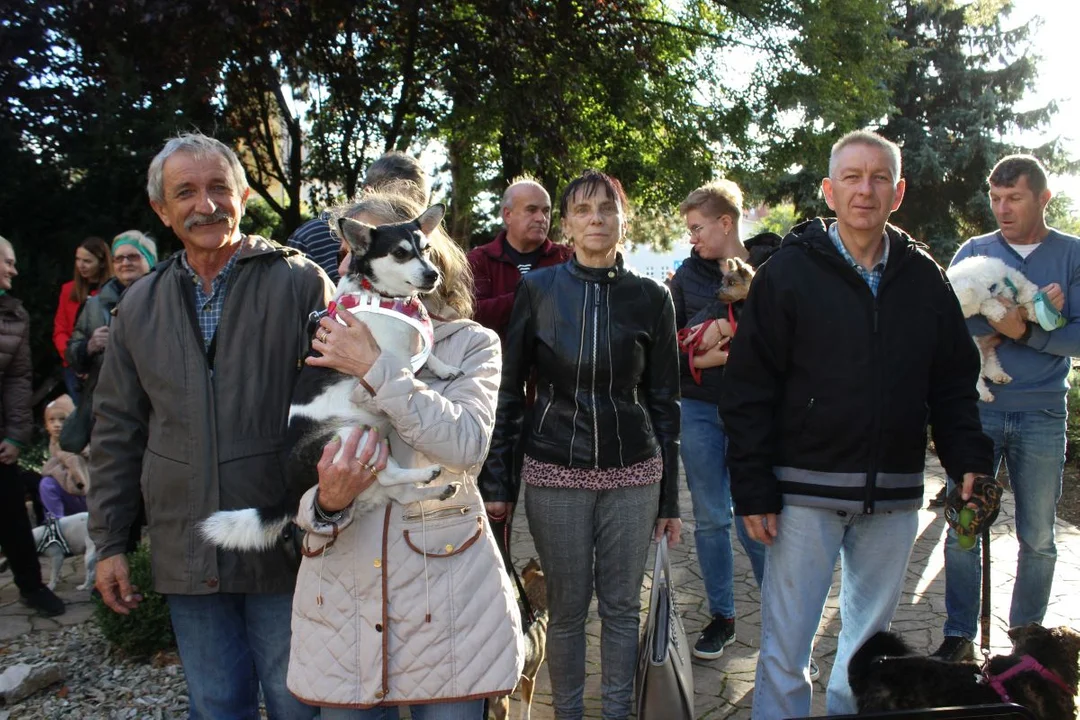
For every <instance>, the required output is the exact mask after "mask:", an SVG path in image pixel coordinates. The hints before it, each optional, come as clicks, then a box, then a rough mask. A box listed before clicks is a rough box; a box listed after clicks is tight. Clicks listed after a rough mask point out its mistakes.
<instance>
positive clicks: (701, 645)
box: [693, 615, 735, 660]
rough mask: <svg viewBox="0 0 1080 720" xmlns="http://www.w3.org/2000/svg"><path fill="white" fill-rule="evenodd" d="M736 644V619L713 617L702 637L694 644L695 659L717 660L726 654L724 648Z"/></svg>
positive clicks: (702, 632)
mask: <svg viewBox="0 0 1080 720" xmlns="http://www.w3.org/2000/svg"><path fill="white" fill-rule="evenodd" d="M733 642H735V618H726V617H722V616H720V615H713V619H712V622H710V623H709V624H708V625H707V626H706V627H705V629H704V630H702V631H701V637H699V638H698V639H697V642H696V643H694V651H693V652H694V657H696V658H701V659H702V660H715V659H716V658H718V657H720V656H721V655H723V654H724V648H725V647H727V646H728V645H730V644H731V643H733Z"/></svg>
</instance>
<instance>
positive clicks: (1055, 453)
mask: <svg viewBox="0 0 1080 720" xmlns="http://www.w3.org/2000/svg"><path fill="white" fill-rule="evenodd" d="M979 416H980V417H981V419H982V428H983V432H984V433H986V434H987V435H988V436H989V437H990V439H992V440H993V441H994V474H995V475H997V472H998V469H999V468H1000V466H1001V460H1002V458H1004V459H1005V466H1006V467H1007V468H1008V469H1009V482H1010V484H1011V485H1012V490H1013V496H1014V497H1015V499H1016V536H1017V539H1019V541H1020V554H1019V555H1020V556H1019V559H1018V561H1017V569H1016V582H1015V584H1014V585H1013V594H1012V606H1011V607H1010V609H1009V627H1018V626H1020V625H1026V624H1028V623H1032V622H1038V623H1041V622H1042V620H1043V616H1044V615H1046V606H1047V605H1048V604H1049V602H1050V586H1051V585H1052V583H1053V581H1054V566H1055V564H1056V563H1057V547H1056V546H1055V545H1054V520H1055V513H1056V512H1057V503H1058V499H1059V498H1060V497H1061V472H1062V469H1063V468H1064V467H1065V418H1066V413H1065V412H1064V411H1063V410H1062V411H1059V410H1031V411H1028V412H1001V411H997V410H989V409H987V408H984V407H980V408H979ZM952 485H953V483H952V481H951V480H950V482H949V489H950V490H952ZM980 548H981V541H979V540H977V541H976V543H975V547H973V548H971V549H970V550H965V549H963V548H961V547H960V546H959V545H958V544H957V540H956V533H954V532H953V531H952V530H951V529H950V530H949V536H948V539H947V540H946V541H945V610H946V611H947V612H948V619H947V620H946V621H945V634H946V635H955V636H959V637H964V638H967V639H968V640H973V639H974V638H975V632H976V630H977V628H978V622H979V593H980V590H981V587H982V565H981V557H982V551H981V549H980Z"/></svg>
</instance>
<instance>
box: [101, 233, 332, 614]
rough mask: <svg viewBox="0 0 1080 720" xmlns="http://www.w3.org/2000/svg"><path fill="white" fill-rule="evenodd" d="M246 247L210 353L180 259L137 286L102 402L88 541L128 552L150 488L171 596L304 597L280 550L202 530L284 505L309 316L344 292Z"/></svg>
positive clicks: (157, 579) (251, 244) (158, 583)
mask: <svg viewBox="0 0 1080 720" xmlns="http://www.w3.org/2000/svg"><path fill="white" fill-rule="evenodd" d="M237 252H238V253H239V257H238V259H237V263H236V266H235V268H234V269H233V271H232V274H231V275H230V277H229V280H228V294H227V295H226V298H225V306H224V309H223V311H222V315H221V321H220V324H219V325H218V329H217V335H216V337H215V339H214V342H213V343H212V344H211V350H210V352H209V353H208V352H206V351H205V350H204V349H203V348H204V346H203V339H202V334H201V332H200V331H199V329H198V323H197V320H196V316H195V311H194V310H195V308H194V292H193V288H192V282H193V281H192V278H191V276H190V275H189V274H188V273H187V272H186V271H185V270H184V268H183V267H182V265H181V263H180V262H179V256H178V255H174V256H173V257H172V258H170V259H169V260H166V261H165V262H163V263H161V264H159V265H158V266H157V267H156V268H155V269H154V271H153V272H151V273H150V274H149V275H147V276H146V277H144V278H141V279H140V280H138V281H136V282H135V283H134V284H132V286H131V287H130V288H129V289H128V291H127V292H126V293H125V294H124V298H123V300H122V301H121V302H120V304H119V305H118V306H117V309H116V317H115V319H114V321H113V324H112V330H111V331H110V336H109V344H108V348H107V349H106V351H105V360H104V365H103V367H102V370H101V377H100V380H99V383H98V387H97V391H96V393H95V396H94V417H95V424H94V429H93V434H92V437H91V442H90V472H91V478H92V480H91V489H90V493H89V507H90V535H91V537H92V538H93V541H94V543H95V545H97V549H98V556H99V557H101V558H107V557H110V556H112V555H118V554H120V553H122V552H123V551H124V546H125V544H126V542H127V536H128V530H129V528H130V526H131V524H132V523H133V522H135V518H136V515H137V513H138V509H139V495H140V491H141V493H142V497H143V499H144V501H145V503H146V519H147V525H148V527H149V534H150V551H151V556H152V567H153V573H154V589H155V590H157V591H158V592H161V593H174V594H187V595H199V594H206V593H213V592H229V593H269V592H292V590H293V585H294V583H295V573H294V572H293V571H292V570H290V567H289V564H288V562H287V561H286V558H285V556H284V554H283V553H281V552H280V551H278V550H270V551H267V552H259V553H235V552H225V551H219V550H216V549H215V548H214V547H212V546H211V545H209V544H207V543H206V541H204V540H203V539H202V537H201V536H200V535H199V534H198V532H197V530H196V524H197V523H198V522H199V521H201V520H203V519H204V518H206V517H207V516H208V515H210V514H211V513H213V512H215V511H217V510H231V509H238V508H247V507H260V506H265V505H270V504H273V503H275V502H277V501H279V500H280V499H281V498H282V496H283V494H284V491H285V477H284V466H285V452H286V448H285V447H284V439H285V430H286V426H287V423H288V417H289V402H290V398H291V396H292V389H293V385H294V383H295V381H296V378H297V376H298V374H299V372H300V368H301V366H302V364H303V359H304V356H305V354H306V352H307V347H308V337H307V332H308V331H307V320H308V315H309V314H310V313H311V312H312V311H313V310H322V309H324V308H325V307H326V304H327V302H328V301H329V300H330V298H331V297H332V294H333V287H332V285H331V284H330V281H329V279H328V278H327V277H326V275H325V274H324V273H323V272H322V270H320V269H319V267H318V266H317V265H315V264H314V263H312V262H310V261H308V260H306V259H305V258H304V257H303V256H302V255H301V254H300V253H299V252H298V251H296V250H293V249H290V248H282V247H280V246H278V245H275V244H274V243H271V242H270V241H268V240H265V239H263V238H261V237H257V236H245V237H244V238H243V239H242V241H241V247H240V249H239V250H238V251H237Z"/></svg>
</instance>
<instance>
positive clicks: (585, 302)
mask: <svg viewBox="0 0 1080 720" xmlns="http://www.w3.org/2000/svg"><path fill="white" fill-rule="evenodd" d="M588 313H589V286H588V285H586V286H585V292H584V293H582V299H581V337H580V338H579V340H578V358H577V373H576V374H575V375H574V417H573V418H571V419H570V455H569V457H568V459H567V462H566V464H567V467H574V443H576V442H577V416H578V410H579V409H580V408H581V406H580V403H579V401H578V394H579V393H580V392H581V358H582V356H583V355H584V354H585V331H586V325H587V323H586V322H585V321H586V320H587V319H588V317H589V314H588Z"/></svg>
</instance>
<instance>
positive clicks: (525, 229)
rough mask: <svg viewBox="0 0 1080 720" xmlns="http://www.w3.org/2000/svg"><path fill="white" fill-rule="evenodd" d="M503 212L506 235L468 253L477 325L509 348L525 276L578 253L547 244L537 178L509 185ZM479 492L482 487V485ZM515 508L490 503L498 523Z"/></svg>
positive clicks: (547, 212)
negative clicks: (512, 319) (516, 296)
mask: <svg viewBox="0 0 1080 720" xmlns="http://www.w3.org/2000/svg"><path fill="white" fill-rule="evenodd" d="M500 207H501V209H502V219H503V225H504V226H505V229H504V230H502V231H501V232H499V234H498V235H496V236H495V239H494V240H492V241H491V242H489V243H487V244H486V245H481V246H479V247H476V248H473V249H472V250H471V251H470V252H469V265H471V266H472V271H473V293H474V294H475V296H476V312H475V313H474V315H473V319H474V320H476V322H478V323H480V324H481V325H483V326H484V327H487V328H491V329H492V330H494V331H495V332H497V333H498V334H499V339H500V340H502V341H503V342H505V341H506V326H507V325H509V324H510V310H511V308H512V307H513V306H514V293H515V292H516V291H517V286H518V283H519V282H521V276H522V275H524V274H525V273H527V272H529V271H530V270H534V269H536V268H541V267H547V266H549V265H558V264H559V263H562V262H566V260H567V259H568V258H569V257H570V256H571V255H572V254H573V252H574V251H573V250H572V249H571V248H570V247H569V246H567V245H557V244H555V243H553V242H551V240H549V239H548V236H547V234H548V228H550V227H551V197H550V196H549V195H548V193H547V190H545V189H544V187H543V186H542V185H541V184H540V183H538V182H536V181H535V180H533V179H532V178H529V177H520V178H517V179H516V180H514V182H512V183H510V187H508V188H506V192H504V193H503V196H502V203H501V205H500ZM530 395H531V393H530ZM514 470H515V473H520V472H521V452H520V450H519V451H518V452H517V453H515V457H514ZM481 472H483V471H481ZM480 486H481V487H483V483H481V484H480ZM513 507H514V504H513V503H505V502H489V503H487V510H488V513H489V514H491V516H492V519H493V520H498V519H499V518H505V519H508V518H509V516H510V515H511V514H512V513H513Z"/></svg>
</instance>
